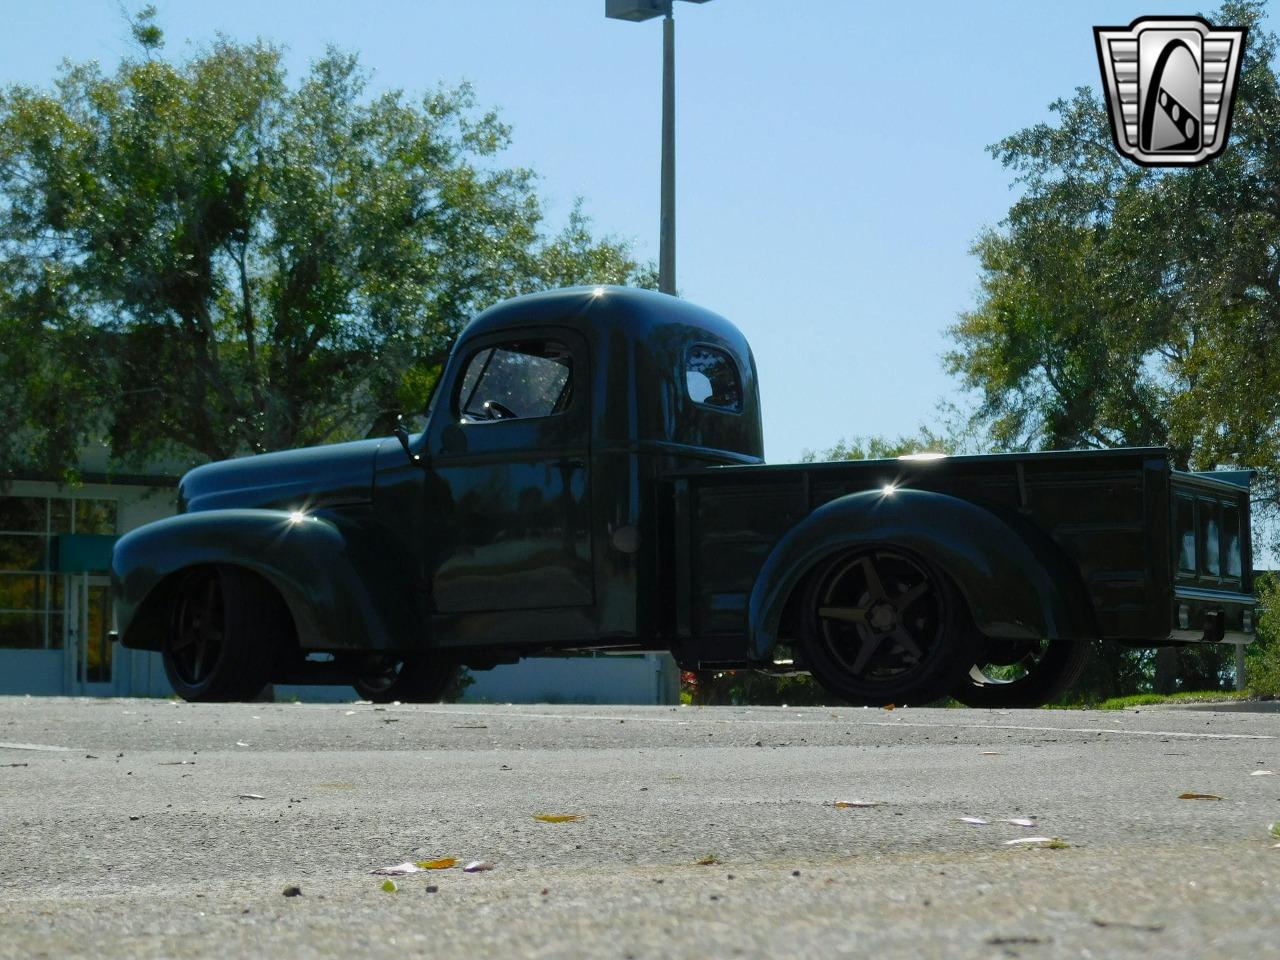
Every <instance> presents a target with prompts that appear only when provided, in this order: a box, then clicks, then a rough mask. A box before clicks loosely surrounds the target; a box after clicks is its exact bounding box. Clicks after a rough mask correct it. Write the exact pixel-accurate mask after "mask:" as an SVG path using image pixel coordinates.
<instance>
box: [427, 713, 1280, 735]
mask: <svg viewBox="0 0 1280 960" xmlns="http://www.w3.org/2000/svg"><path fill="white" fill-rule="evenodd" d="M415 712H417V713H437V714H440V715H441V716H449V717H463V716H465V717H495V718H503V717H505V718H508V719H514V718H521V717H527V718H529V719H534V720H590V721H592V722H601V721H604V722H607V723H616V722H617V721H619V720H626V721H627V722H628V723H631V722H637V723H676V724H685V725H688V724H691V723H752V724H756V725H763V724H767V725H775V726H795V725H797V724H804V723H818V724H829V723H831V722H832V721H831V720H804V719H800V720H765V719H761V718H757V717H732V718H731V717H717V718H712V717H700V716H697V715H694V716H685V717H681V716H677V717H646V716H642V715H640V716H636V715H628V716H625V717H618V716H613V717H610V716H605V715H603V714H585V713H578V714H568V713H526V712H524V711H519V712H516V711H512V712H510V713H496V712H493V711H489V710H421V709H419V710H417V711H415ZM836 720H837V721H839V722H842V723H847V724H852V725H854V726H862V727H923V728H932V729H938V730H1023V731H1026V732H1028V733H1114V734H1119V735H1121V736H1129V737H1176V738H1178V739H1182V740H1275V739H1276V737H1275V736H1272V735H1269V734H1263V733H1183V732H1181V731H1178V730H1125V729H1123V728H1121V727H1040V726H1020V725H1017V724H1011V723H916V722H912V721H906V720H858V719H855V718H852V717H850V718H845V717H837V718H836Z"/></svg>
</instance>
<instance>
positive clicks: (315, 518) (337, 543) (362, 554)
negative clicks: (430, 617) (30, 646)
mask: <svg viewBox="0 0 1280 960" xmlns="http://www.w3.org/2000/svg"><path fill="white" fill-rule="evenodd" d="M375 539H376V538H375V534H374V531H371V530H369V529H367V528H364V527H362V526H361V525H360V523H359V520H358V519H348V518H347V517H345V516H338V515H335V514H324V513H315V514H310V515H308V516H306V517H305V518H300V517H299V515H297V514H291V513H289V512H286V511H282V510H248V509H245V510H209V511H201V512H197V513H187V514H182V515H180V516H176V517H170V518H168V519H166V520H160V521H158V522H156V523H150V524H147V525H146V526H143V527H139V528H138V529H137V530H134V531H132V532H130V533H128V534H126V535H125V536H123V537H121V538H120V539H119V540H118V541H117V542H116V545H115V549H114V551H113V552H112V557H111V579H112V587H113V593H114V595H115V596H114V599H115V612H116V625H117V629H118V630H119V634H120V639H121V642H122V643H123V644H124V645H125V646H127V647H140V648H145V649H158V648H159V646H160V643H161V640H162V638H163V631H164V629H165V628H166V626H167V623H168V620H167V617H168V611H167V607H168V604H167V602H166V601H167V599H168V594H169V591H170V590H171V588H172V587H173V586H174V585H175V583H176V582H177V580H178V576H179V575H180V574H181V572H182V571H184V570H186V569H189V568H190V567H193V566H198V565H203V564H230V565H234V566H238V567H242V568H245V569H247V570H251V571H253V572H254V573H256V574H258V575H260V576H262V577H263V578H265V579H266V580H267V581H269V582H270V583H271V584H272V585H273V586H274V587H275V588H276V589H277V590H279V591H280V595H281V596H282V597H283V598H284V601H285V603H286V604H287V605H288V607H289V612H290V613H291V614H292V616H293V622H294V626H295V628H296V631H297V634H298V641H299V644H300V646H301V647H302V648H303V649H308V650H342V649H360V650H386V649H395V648H398V647H399V648H403V647H406V646H413V645H417V644H418V643H419V642H421V640H422V639H424V638H422V636H421V634H422V623H423V622H424V621H423V619H422V618H421V617H418V616H414V605H413V603H412V602H411V601H410V598H411V597H413V595H414V594H413V593H412V589H411V584H408V583H402V582H401V580H406V579H407V577H406V576H405V570H406V568H407V567H406V565H396V564H393V563H390V562H388V560H387V559H386V558H382V559H381V561H379V556H378V550H377V546H376V543H375V542H373V541H374V540H375ZM370 564H375V565H376V568H375V567H371V566H370ZM362 573H363V574H364V575H362ZM371 574H376V575H371Z"/></svg>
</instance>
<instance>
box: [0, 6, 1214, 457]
mask: <svg viewBox="0 0 1280 960" xmlns="http://www.w3.org/2000/svg"><path fill="white" fill-rule="evenodd" d="M127 6H128V7H129V9H137V8H138V7H139V6H141V4H138V3H129V4H127ZM156 6H157V7H158V8H159V18H158V22H159V24H160V26H161V27H163V29H164V30H165V32H166V35H167V38H168V45H167V48H166V52H167V53H169V54H171V55H180V54H182V53H183V52H184V51H185V50H188V49H190V48H189V46H188V44H202V43H205V42H207V41H208V40H210V39H211V38H212V37H213V36H214V35H215V33H217V32H219V31H220V32H223V33H226V34H228V35H230V36H232V37H234V38H237V39H242V40H248V39H252V38H255V37H263V38H265V39H269V40H271V41H274V42H277V43H280V44H283V45H285V46H286V47H287V49H288V52H289V63H290V65H291V67H292V68H293V69H294V70H295V71H298V70H301V69H303V68H305V65H306V64H307V62H308V61H309V60H311V59H313V58H315V57H316V56H317V55H319V54H320V53H322V52H323V50H324V48H325V46H326V45H328V44H336V45H338V46H340V47H343V48H345V49H348V50H352V51H355V52H358V53H359V54H360V56H361V59H362V60H363V62H364V64H365V65H366V67H368V68H370V69H372V70H373V71H374V80H375V85H376V86H377V87H379V88H385V87H400V88H403V89H405V90H409V91H418V90H423V89H426V88H429V87H433V86H435V85H436V84H437V83H438V82H440V81H444V82H446V83H456V82H457V81H459V80H462V79H467V80H470V81H472V82H473V83H474V84H475V87H476V92H477V95H478V99H479V101H480V103H482V104H485V105H494V106H497V107H498V108H499V109H500V110H501V112H502V114H503V116H504V117H505V119H506V120H507V121H508V122H510V123H511V124H512V125H513V126H514V128H515V135H514V140H515V142H514V147H513V149H512V150H511V151H510V152H509V154H508V155H507V161H508V162H509V163H511V164H520V165H527V166H530V167H533V168H534V169H536V170H537V171H538V172H539V173H540V174H541V176H542V189H543V193H544V195H545V196H546V197H547V198H548V200H549V201H550V204H549V210H550V213H551V226H552V227H558V225H559V224H560V223H561V222H562V221H563V218H564V214H565V212H566V211H567V209H568V207H569V206H570V204H571V203H572V202H573V199H574V197H576V196H579V195H580V196H582V197H584V198H585V200H586V204H587V209H588V211H589V212H590V214H591V215H592V216H593V217H594V219H595V221H596V225H597V228H598V229H599V230H600V231H602V232H607V233H611V234H615V235H617V236H620V237H624V238H628V239H631V240H633V241H634V243H635V248H636V251H637V253H638V254H639V255H640V256H641V257H643V258H645V259H656V256H657V223H658V143H659V141H658V137H659V109H660V97H659V82H660V68H661V27H660V23H659V21H657V20H653V21H650V22H647V23H642V24H631V23H623V22H619V21H614V20H606V19H605V17H604V0H396V2H392V0H364V2H351V0H347V2H331V0H251V2H249V0H218V2H216V3H208V2H196V0H156ZM120 9H121V8H120V5H119V3H117V2H116V0H44V2H40V3H31V2H26V3H18V2H12V0H11V2H9V3H7V4H5V11H4V12H5V20H6V22H7V28H6V30H5V39H4V40H3V41H2V42H0V50H2V51H3V56H0V82H3V83H11V82H22V83H34V84H44V83H47V82H48V81H49V80H50V79H51V78H52V77H53V75H54V71H55V69H56V66H57V64H58V62H59V61H60V60H61V59H62V58H63V57H69V58H71V59H73V60H83V59H97V60H99V61H101V62H102V64H103V66H104V67H106V68H108V69H110V68H111V67H113V66H114V65H115V63H116V62H117V61H118V59H119V58H120V57H121V56H122V55H123V54H125V53H126V52H128V51H129V49H130V41H129V40H128V30H127V28H126V26H125V25H124V22H123V19H122V16H121V13H120ZM1196 9H1197V8H1196V7H1194V6H1186V7H1178V6H1177V5H1170V4H1168V3H1154V2H1137V3H1130V2H1105V3H1104V2H1093V0H1069V2H1067V0H1063V2H1057V3H1049V2H1006V0H1001V2H997V0H990V2H976V0H975V2H968V3H954V2H942V0H934V2H926V3H918V4H911V5H909V4H899V3H871V2H862V0H714V2H710V3H706V4H703V5H696V4H690V3H677V5H676V47H677V111H676V116H677V130H676V133H677V190H678V199H677V204H678V206H677V211H678V213H677V225H678V238H677V253H678V283H679V286H680V289H681V292H682V293H683V294H684V295H685V296H686V297H688V298H689V299H690V300H692V301H694V302H696V303H699V304H702V305H704V306H706V307H709V308H711V309H713V310H716V311H718V312H720V313H722V314H724V315H725V316H727V317H729V318H730V319H731V320H733V321H734V322H735V323H737V324H738V326H739V327H741V328H742V330H743V331H744V332H745V333H746V335H747V337H748V338H749V339H750V341H751V343H752V345H753V347H754V349H755V354H756V360H757V363H758V365H759V368H760V381H761V390H762V393H763V395H764V420H765V437H766V452H767V455H768V458H769V459H770V460H771V461H774V462H781V461H787V460H793V459H795V458H796V457H798V456H799V455H800V453H801V452H802V451H803V450H804V449H806V448H812V449H820V448H823V447H827V446H830V445H831V444H832V443H834V442H835V441H836V440H837V439H839V438H840V437H842V436H853V435H855V434H872V433H881V434H898V433H904V432H910V431H913V430H914V428H915V427H916V426H917V425H918V424H920V423H927V422H931V421H932V419H933V417H934V407H935V404H936V402H937V400H938V399H939V398H940V397H946V398H949V399H952V400H957V401H960V400H962V397H961V396H960V394H959V392H958V387H957V385H956V384H955V383H954V382H952V381H951V380H950V379H949V378H948V377H947V376H946V375H945V374H944V373H943V371H942V367H941V360H940V356H941V354H942V352H943V351H944V350H945V349H947V346H948V342H947V339H946V336H945V333H944V331H945V328H946V327H947V326H948V325H949V324H950V323H952V322H953V320H954V318H955V315H956V313H957V312H958V311H960V310H963V309H965V308H966V307H967V306H969V305H971V304H972V302H973V297H974V293H975V290H976V286H977V273H976V270H977V268H976V264H975V262H974V260H973V258H972V257H970V256H969V253H968V249H969V245H970V243H971V241H972V239H973V237H974V236H975V234H976V233H977V232H978V231H979V229H981V228H982V227H983V226H984V225H990V224H995V223H997V222H998V221H999V220H1000V219H1001V218H1002V217H1003V215H1004V213H1005V211H1006V210H1007V209H1008V207H1009V204H1010V203H1011V202H1012V200H1013V199H1014V197H1015V194H1013V193H1012V192H1011V191H1010V178H1009V176H1008V174H1007V173H1006V172H1005V171H1004V170H1003V169H1001V167H1000V166H999V164H997V163H996V162H995V161H994V160H992V159H991V157H990V156H989V155H988V154H987V153H986V152H985V149H984V148H985V147H986V145H987V144H990V143H992V142H994V141H996V140H998V139H999V138H1001V137H1002V136H1004V135H1006V134H1008V133H1011V132H1013V131H1015V130H1017V129H1019V128H1021V127H1024V126H1026V125H1028V124H1032V123H1035V122H1037V121H1040V120H1042V119H1045V118H1046V117H1047V116H1048V110H1047V109H1046V108H1047V105H1048V104H1049V102H1050V101H1052V100H1053V99H1055V98H1056V97H1059V96H1066V95H1069V94H1070V93H1071V92H1072V90H1073V89H1074V88H1075V87H1077V86H1080V85H1089V86H1093V87H1095V88H1097V87H1098V85H1099V77H1098V65H1097V59H1096V56H1095V53H1094V46H1093V35H1092V30H1091V28H1092V27H1093V26H1094V25H1095V24H1127V23H1129V21H1131V20H1132V19H1134V18H1135V17H1138V16H1141V15H1144V14H1176V13H1191V12H1193V11H1194V10H1196ZM1209 12H1212V11H1211V10H1210V11H1209Z"/></svg>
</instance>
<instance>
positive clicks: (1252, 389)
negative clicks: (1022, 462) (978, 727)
mask: <svg viewBox="0 0 1280 960" xmlns="http://www.w3.org/2000/svg"><path fill="white" fill-rule="evenodd" d="M1263 12H1264V7H1263V4H1262V3H1261V2H1258V0H1231V2H1227V3H1224V4H1223V6H1222V8H1221V9H1220V10H1219V11H1218V12H1217V13H1216V14H1215V15H1214V16H1213V17H1212V18H1211V19H1212V20H1213V22H1215V23H1229V24H1233V25H1235V24H1244V25H1246V26H1248V28H1249V34H1248V41H1247V44H1246V47H1245V51H1244V62H1243V67H1242V72H1241V76H1240V81H1239V85H1238V88H1237V92H1236V104H1235V111H1234V123H1233V125H1232V128H1231V141H1230V144H1229V145H1228V148H1227V150H1226V152H1225V153H1224V154H1223V155H1222V156H1221V157H1219V158H1218V159H1217V160H1215V161H1213V162H1211V163H1209V164H1208V165H1206V166H1203V167H1198V168H1193V169H1187V168H1172V169H1149V168H1143V167H1138V166H1136V165H1134V164H1132V163H1130V162H1129V161H1127V160H1125V159H1123V158H1121V157H1120V155H1119V154H1118V153H1117V152H1116V151H1115V149H1114V146H1113V144H1112V141H1111V133H1110V121H1109V119H1108V116H1107V112H1106V109H1105V107H1104V105H1103V104H1102V102H1101V101H1100V100H1099V99H1098V98H1097V97H1096V96H1095V95H1094V93H1093V91H1092V90H1091V89H1090V88H1087V87H1081V88H1079V89H1077V90H1076V92H1075V95H1074V97H1072V98H1071V99H1069V100H1059V101H1057V102H1055V103H1054V104H1052V106H1051V109H1052V110H1053V111H1054V113H1056V114H1057V115H1058V120H1057V122H1056V123H1053V124H1049V123H1042V124H1037V125H1036V126H1033V127H1030V128H1028V129H1025V130H1022V131H1020V132H1018V133H1015V134H1013V135H1012V136H1010V137H1007V138H1005V139H1004V140H1002V141H1000V142H999V143H997V144H996V145H995V146H993V147H992V148H991V150H992V153H993V154H994V155H995V156H996V157H997V158H998V159H999V160H1000V161H1001V162H1002V163H1003V164H1004V165H1005V166H1006V167H1007V168H1009V169H1011V170H1013V171H1014V172H1015V173H1016V182H1018V183H1019V184H1021V185H1022V187H1023V194H1022V196H1021V197H1020V198H1019V199H1018V200H1017V202H1015V203H1014V204H1013V206H1012V208H1011V209H1010V211H1009V215H1008V217H1007V218H1006V219H1005V221H1004V222H1003V223H1002V224H1001V226H1000V227H999V228H998V229H993V230H988V231H986V232H984V233H983V234H981V235H980V236H979V238H978V240H977V242H976V243H975V245H974V253H975V254H976V255H977V257H978V259H979V262H980V265H981V269H982V280H981V290H980V294H979V297H978V302H977V305H976V306H975V307H974V308H973V309H972V310H970V311H968V312H966V313H963V314H961V316H960V318H959V322H958V323H957V324H956V325H955V326H953V327H952V328H951V331H950V333H951V336H952V337H953V339H954V341H955V344H956V347H955V349H954V350H952V351H951V352H950V353H948V355H947V357H946V362H947V365H948V367H949V369H950V371H951V372H952V373H953V374H955V375H957V376H959V377H960V379H961V381H962V382H963V383H964V385H965V386H967V387H969V388H972V389H974V390H976V391H977V392H978V394H979V396H980V397H981V404H980V406H979V408H978V411H977V414H976V420H977V421H978V422H979V423H980V424H981V425H982V427H983V428H985V429H986V430H988V431H989V435H990V437H991V440H992V443H993V445H994V446H995V447H997V448H1000V449H1012V450H1020V449H1052V448H1068V447H1095V448H1103V447H1113V446H1135V445H1137V446H1141V445H1161V446H1169V447H1171V448H1172V449H1173V451H1174V458H1175V462H1176V464H1177V466H1179V467H1181V468H1183V469H1187V468H1189V467H1190V468H1194V469H1213V468H1214V467H1216V466H1219V465H1242V466H1249V467H1255V468H1257V469H1258V470H1259V481H1258V483H1257V484H1256V485H1255V493H1254V497H1255V510H1256V511H1257V513H1258V514H1259V515H1263V516H1265V515H1267V514H1274V513H1275V511H1276V509H1277V508H1280V486H1278V485H1277V479H1278V478H1280V244H1278V243H1277V237H1280V80H1278V78H1277V75H1276V72H1275V69H1274V66H1273V62H1274V58H1275V53H1276V49H1277V40H1276V37H1275V35H1273V34H1271V33H1268V32H1267V31H1265V30H1263V29H1262V28H1261V21H1262V16H1263ZM1221 653H1222V651H1220V650H1217V649H1214V650H1212V651H1200V652H1199V653H1198V654H1195V653H1188V654H1185V655H1182V656H1180V657H1179V668H1178V669H1179V671H1180V673H1181V675H1182V681H1183V682H1184V683H1188V684H1193V683H1197V682H1201V683H1203V682H1208V681H1209V680H1214V681H1216V680H1218V679H1219V678H1220V676H1221V674H1222V663H1220V662H1218V660H1220V659H1221ZM1132 656H1137V655H1136V654H1135V655H1131V658H1132ZM1206 656H1210V659H1213V658H1217V659H1214V662H1213V663H1208V662H1205V657H1206ZM1165 659H1166V660H1169V659H1170V658H1169V657H1168V656H1166V657H1165Z"/></svg>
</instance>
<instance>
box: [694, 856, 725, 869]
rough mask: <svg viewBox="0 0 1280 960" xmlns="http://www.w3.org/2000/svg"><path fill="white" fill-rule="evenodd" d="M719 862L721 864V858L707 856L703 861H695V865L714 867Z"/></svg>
mask: <svg viewBox="0 0 1280 960" xmlns="http://www.w3.org/2000/svg"><path fill="white" fill-rule="evenodd" d="M719 862H720V860H719V858H717V857H716V856H714V855H712V854H708V855H707V856H705V857H703V858H702V859H701V860H695V861H694V863H695V864H697V865H698V866H699V867H714V866H715V865H716V864H717V863H719Z"/></svg>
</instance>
